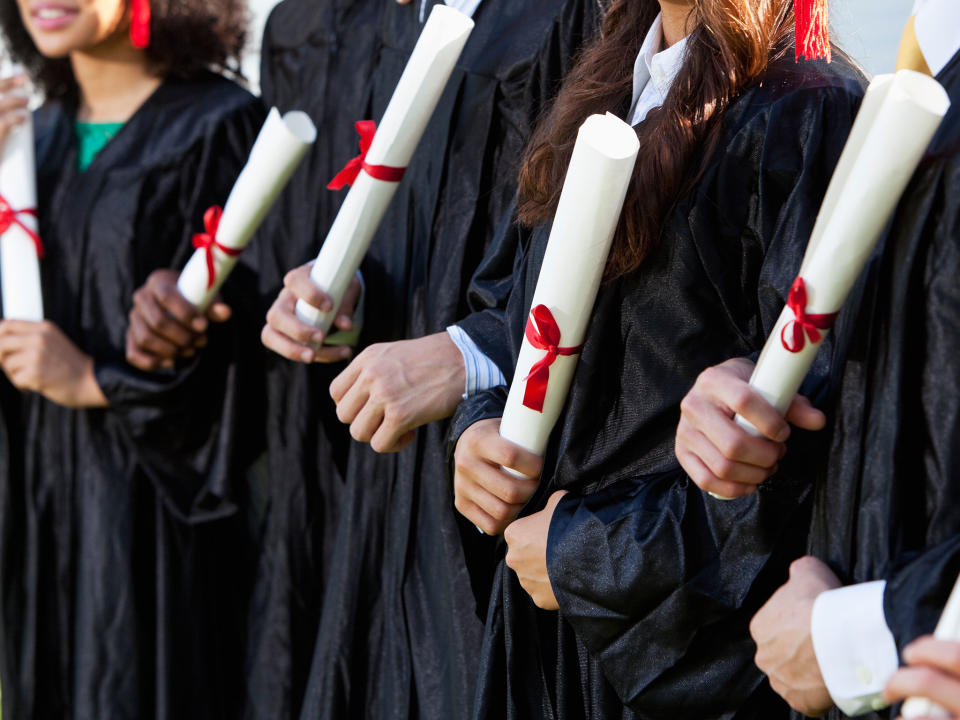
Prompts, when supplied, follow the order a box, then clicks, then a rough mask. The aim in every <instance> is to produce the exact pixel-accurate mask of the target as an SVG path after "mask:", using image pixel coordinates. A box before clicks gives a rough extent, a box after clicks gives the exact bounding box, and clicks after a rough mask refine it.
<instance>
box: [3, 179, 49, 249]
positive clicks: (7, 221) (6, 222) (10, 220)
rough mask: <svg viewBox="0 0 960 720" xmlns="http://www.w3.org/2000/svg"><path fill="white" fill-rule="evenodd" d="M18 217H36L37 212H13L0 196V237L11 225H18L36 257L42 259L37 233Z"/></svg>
mask: <svg viewBox="0 0 960 720" xmlns="http://www.w3.org/2000/svg"><path fill="white" fill-rule="evenodd" d="M18 215H32V216H33V217H36V216H37V211H36V210H33V209H26V210H14V209H13V208H12V207H10V203H8V202H7V200H6V198H4V197H3V195H0V235H3V234H4V233H5V232H6V231H7V230H9V229H10V226H11V225H18V226H19V227H20V228H21V229H22V230H23V231H24V232H25V233H26V234H27V235H29V236H30V239H31V240H33V246H34V247H35V248H36V249H37V257H38V258H40V259H43V255H44V251H43V241H42V240H40V236H39V235H37V233H35V232H34V231H33V230H31V229H30V228H28V227H27V226H26V225H25V224H24V222H23V221H22V220H21V219H20V218H19V217H17V216H18Z"/></svg>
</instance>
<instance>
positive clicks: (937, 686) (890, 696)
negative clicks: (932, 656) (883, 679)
mask: <svg viewBox="0 0 960 720" xmlns="http://www.w3.org/2000/svg"><path fill="white" fill-rule="evenodd" d="M883 695H884V697H885V698H886V699H887V700H888V701H889V702H897V701H898V700H904V699H906V698H908V697H919V698H926V699H927V700H932V701H933V702H935V703H936V704H937V705H940V706H941V707H943V709H944V710H949V711H950V712H951V713H953V714H957V713H960V680H957V679H956V678H954V677H951V676H950V675H947V674H946V673H943V672H940V671H939V670H934V669H933V668H929V667H907V668H901V669H900V670H898V671H897V672H896V673H894V674H893V676H892V677H891V678H890V680H889V682H888V683H887V687H886V688H885V689H884V691H883Z"/></svg>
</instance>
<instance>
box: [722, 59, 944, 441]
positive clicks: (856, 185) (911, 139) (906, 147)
mask: <svg viewBox="0 0 960 720" xmlns="http://www.w3.org/2000/svg"><path fill="white" fill-rule="evenodd" d="M949 106H950V101H949V99H948V96H947V94H946V92H945V91H944V89H943V88H942V87H941V86H940V84H939V83H937V82H936V81H935V80H933V79H932V78H931V77H929V76H927V75H922V74H920V73H917V72H913V71H911V70H901V71H900V72H898V73H896V75H881V76H878V77H877V78H876V79H875V80H874V81H873V82H872V83H871V84H870V87H869V88H868V89H867V93H866V96H865V98H864V102H863V105H862V107H861V110H860V113H859V114H858V115H857V119H856V121H855V122H854V125H853V129H852V131H851V134H850V139H849V140H848V141H847V145H846V147H845V148H844V150H843V154H842V155H841V157H840V161H839V163H838V164H837V169H836V171H835V172H834V175H833V178H832V180H831V181H830V186H829V188H828V189H827V194H826V197H825V198H824V202H823V205H822V206H821V209H820V213H819V215H818V216H817V222H816V225H815V226H814V229H813V234H812V235H811V238H810V243H809V245H808V247H807V251H806V253H805V255H804V260H803V264H802V266H801V268H800V273H799V277H802V278H803V280H804V283H805V285H806V290H807V312H808V313H809V314H831V313H836V312H838V311H839V310H840V307H841V306H842V305H843V302H844V300H846V298H847V295H849V293H850V290H851V289H852V288H853V285H854V283H855V282H856V279H857V276H858V275H859V274H860V272H861V271H862V270H863V268H864V266H865V265H866V262H867V260H868V259H869V257H870V254H871V252H873V249H874V248H875V247H876V244H877V241H878V240H879V239H880V235H881V233H882V232H883V229H884V227H885V225H886V224H887V221H888V220H889V219H890V216H891V215H892V214H893V211H894V209H895V208H896V206H897V203H898V202H899V200H900V197H901V195H903V192H904V190H905V189H906V187H907V184H908V183H909V181H910V178H911V176H912V175H913V172H914V170H916V167H917V165H918V164H919V162H920V159H921V158H922V157H923V153H924V151H925V150H926V148H927V146H928V145H929V144H930V141H931V140H932V139H933V136H934V134H935V133H936V131H937V128H938V127H939V126H940V122H941V120H942V119H943V116H944V115H945V114H946V112H947V108H949ZM793 320H794V315H793V312H792V311H791V310H790V308H789V307H785V308H784V309H783V313H782V314H781V315H780V318H779V319H778V320H777V324H776V326H775V327H774V329H773V332H772V333H771V334H770V337H769V338H768V339H767V342H766V344H765V345H764V348H763V351H762V352H761V354H760V358H759V360H758V361H757V367H756V368H755V370H754V372H753V376H752V377H751V378H750V385H751V386H752V387H753V388H754V389H755V390H756V391H757V392H759V393H760V394H761V395H762V396H763V397H764V398H765V399H766V400H767V401H768V402H770V404H771V405H773V406H774V407H776V408H777V410H778V411H779V412H780V413H781V414H785V413H786V411H787V409H788V408H789V407H790V403H791V402H792V401H793V398H794V396H795V395H796V393H797V391H798V390H799V388H800V385H801V383H802V382H803V379H804V377H805V376H806V374H807V372H808V371H809V369H810V366H811V365H812V364H813V360H814V358H815V357H816V354H817V350H819V348H820V344H821V343H822V342H823V338H824V337H826V333H827V331H821V340H820V342H817V343H814V342H811V341H810V339H809V338H808V337H806V335H805V336H804V341H805V342H804V346H803V349H802V350H801V351H800V352H797V353H793V352H790V351H789V350H787V349H786V348H785V347H784V346H783V343H782V342H781V332H782V331H783V328H784V326H786V325H788V324H789V323H791V322H792V321H793ZM737 423H738V424H740V425H741V427H743V428H745V429H746V430H748V431H749V432H751V433H753V434H759V433H758V431H757V430H756V428H754V427H753V426H752V425H751V424H750V423H748V422H747V421H745V420H744V419H743V418H741V417H739V416H737Z"/></svg>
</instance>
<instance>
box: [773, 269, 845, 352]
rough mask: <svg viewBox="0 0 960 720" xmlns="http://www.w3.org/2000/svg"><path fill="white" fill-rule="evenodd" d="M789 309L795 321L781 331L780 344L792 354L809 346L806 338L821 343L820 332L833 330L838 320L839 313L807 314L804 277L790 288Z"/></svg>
mask: <svg viewBox="0 0 960 720" xmlns="http://www.w3.org/2000/svg"><path fill="white" fill-rule="evenodd" d="M787 307H789V308H790V310H791V311H792V312H793V316H794V319H793V320H791V321H790V322H788V323H787V324H786V325H784V326H783V330H781V331H780V342H782V343H783V347H784V348H786V349H787V350H789V351H790V352H792V353H798V352H800V351H801V350H803V348H804V346H805V345H806V344H807V341H806V338H810V342H812V343H818V342H820V339H821V335H820V331H821V330H829V329H830V328H832V327H833V322H834V320H836V319H837V313H829V314H824V315H810V314H808V313H807V287H806V285H804V283H803V278H802V277H798V278H797V279H796V280H794V281H793V287H791V288H790V295H789V296H788V297H787ZM788 331H789V332H790V338H789V339H788V338H787V332H788ZM804 335H806V337H804Z"/></svg>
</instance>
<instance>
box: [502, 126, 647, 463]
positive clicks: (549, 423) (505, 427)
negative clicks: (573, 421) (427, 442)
mask: <svg viewBox="0 0 960 720" xmlns="http://www.w3.org/2000/svg"><path fill="white" fill-rule="evenodd" d="M639 150H640V143H639V141H638V140H637V134H636V132H634V130H633V128H631V127H630V126H629V125H627V124H626V123H625V122H623V121H622V120H620V119H619V118H617V117H616V116H614V115H610V114H609V113H608V114H607V115H592V116H591V117H589V118H587V121H586V122H585V123H584V124H583V125H582V126H581V127H580V132H579V134H578V135H577V143H576V146H575V147H574V149H573V155H572V157H571V159H570V166H569V168H568V169H567V176H566V180H565V181H564V183H563V191H562V192H561V195H560V202H559V204H558V206H557V213H556V216H555V217H554V220H553V227H552V228H551V230H550V238H549V239H548V241H547V249H546V252H545V254H544V257H543V265H542V267H541V268H540V276H539V278H538V279H537V287H536V290H535V291H534V293H533V302H532V306H533V307H536V306H537V305H545V306H546V307H548V308H549V309H550V311H551V313H552V314H553V317H554V319H555V320H556V321H557V325H558V327H559V328H560V333H561V339H560V345H561V346H562V347H576V346H579V345H580V344H582V343H583V339H584V336H585V335H586V331H587V324H588V323H589V321H590V315H591V311H592V310H593V304H594V302H595V300H596V298H597V291H598V290H599V288H600V280H601V278H602V276H603V269H604V267H605V266H606V262H607V256H608V255H609V253H610V244H611V242H612V241H613V234H614V231H615V230H616V228H617V223H618V222H619V220H620V213H621V211H622V210H623V202H624V198H625V197H626V194H627V188H628V187H629V184H630V178H631V177H632V175H633V167H634V164H635V163H636V160H637V153H638V152H639ZM544 354H545V351H544V350H538V349H537V348H535V347H534V346H533V345H531V344H530V341H529V340H527V338H526V337H524V339H523V345H522V346H521V348H520V354H519V357H518V359H517V369H516V372H515V373H514V376H513V382H512V383H511V385H510V394H509V395H508V397H507V405H506V408H505V409H504V413H503V419H502V420H501V422H500V435H501V436H502V437H503V438H505V439H507V440H510V441H511V442H513V443H516V444H517V445H520V446H521V447H523V448H526V449H527V450H529V451H530V452H533V453H536V454H537V455H543V453H544V452H545V451H546V449H547V441H548V440H549V439H550V432H551V431H552V430H553V426H554V425H555V424H556V422H557V420H558V419H559V417H560V412H561V410H562V409H563V405H564V403H565V402H566V398H567V393H568V392H569V390H570V383H571V382H572V380H573V373H574V370H575V369H576V367H577V355H571V356H563V355H561V356H558V357H557V359H556V361H555V362H554V363H553V365H551V366H550V380H549V383H548V384H547V391H546V397H545V401H544V404H543V412H542V413H540V412H537V411H536V410H532V409H530V408H528V407H525V406H524V404H523V396H524V393H525V391H526V386H527V382H526V380H525V378H526V377H527V375H528V374H529V373H530V369H531V368H532V367H533V365H534V364H535V363H537V362H538V361H539V360H540V359H541V358H543V356H544ZM514 474H516V473H514Z"/></svg>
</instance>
